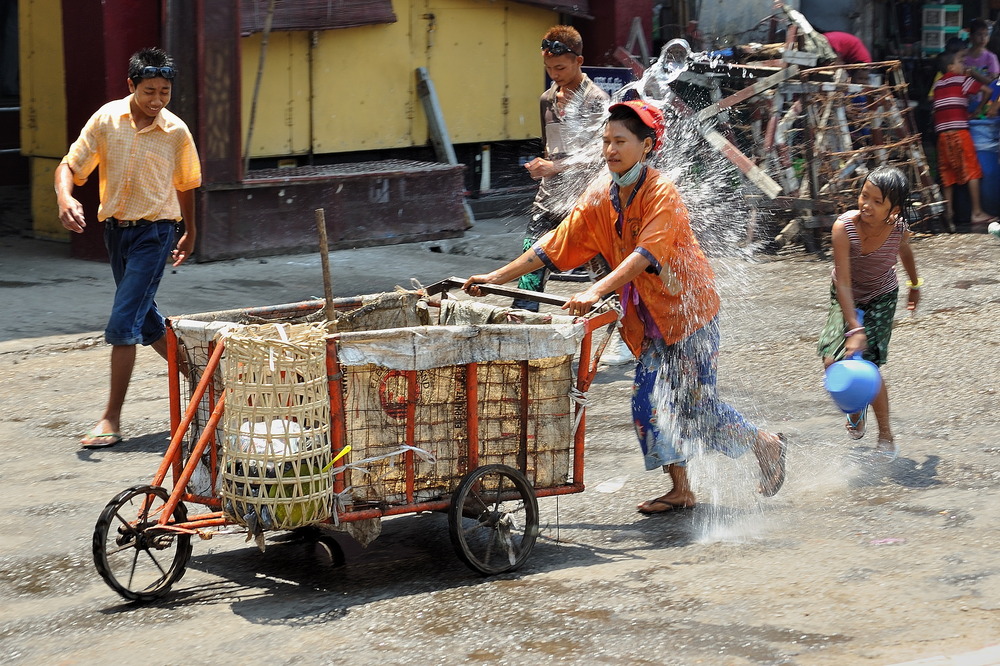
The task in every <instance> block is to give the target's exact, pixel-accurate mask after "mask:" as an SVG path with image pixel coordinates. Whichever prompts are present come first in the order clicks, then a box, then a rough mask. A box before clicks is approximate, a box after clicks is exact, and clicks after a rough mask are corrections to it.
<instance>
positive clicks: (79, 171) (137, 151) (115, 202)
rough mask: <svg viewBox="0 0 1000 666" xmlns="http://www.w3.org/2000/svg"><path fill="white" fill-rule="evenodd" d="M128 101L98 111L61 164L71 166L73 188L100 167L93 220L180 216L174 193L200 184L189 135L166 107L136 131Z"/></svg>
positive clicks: (197, 162)
mask: <svg viewBox="0 0 1000 666" xmlns="http://www.w3.org/2000/svg"><path fill="white" fill-rule="evenodd" d="M131 99H132V96H131V95H129V96H128V97H125V98H124V99H118V100H114V101H112V102H108V103H107V104H105V105H104V106H102V107H101V108H100V109H98V110H97V112H96V113H95V114H94V115H93V116H91V117H90V120H88V121H87V124H86V126H85V127H84V128H83V130H82V131H81V132H80V136H79V138H77V140H76V141H74V142H73V145H72V146H70V149H69V153H67V154H66V157H64V158H63V159H62V163H63V164H67V165H69V168H70V169H72V170H73V183H74V184H75V185H77V186H79V185H83V184H84V183H86V182H87V178H88V177H89V176H90V174H91V173H92V172H93V171H94V169H95V168H96V167H97V165H98V164H99V165H100V166H101V168H100V170H99V173H100V191H101V206H100V208H98V210H97V219H98V220H101V221H104V220H106V219H107V218H109V217H114V218H117V219H119V220H143V219H145V220H180V219H181V209H180V204H179V203H178V202H177V192H178V191H181V192H184V191H187V190H192V189H194V188H196V187H198V186H199V185H201V163H200V162H199V161H198V151H197V149H196V148H195V145H194V139H193V138H192V136H191V132H190V131H189V130H188V127H187V125H186V124H184V121H183V120H181V119H180V118H178V117H177V116H175V115H174V114H173V113H171V112H170V111H168V110H167V109H161V110H160V112H159V113H158V114H157V115H156V118H155V120H154V121H153V122H152V123H151V124H150V125H149V127H145V128H143V129H141V130H138V131H136V129H135V123H133V122H132V113H131V109H130V108H129V102H130V101H131Z"/></svg>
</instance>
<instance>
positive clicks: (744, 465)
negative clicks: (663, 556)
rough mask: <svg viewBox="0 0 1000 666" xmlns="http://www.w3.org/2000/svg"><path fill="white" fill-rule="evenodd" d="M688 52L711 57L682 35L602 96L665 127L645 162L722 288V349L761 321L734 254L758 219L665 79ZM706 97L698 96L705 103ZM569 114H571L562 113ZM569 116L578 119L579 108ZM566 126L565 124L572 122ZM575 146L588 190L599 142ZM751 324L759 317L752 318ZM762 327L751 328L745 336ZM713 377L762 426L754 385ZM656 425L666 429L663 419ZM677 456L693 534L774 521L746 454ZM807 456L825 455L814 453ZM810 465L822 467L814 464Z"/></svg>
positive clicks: (742, 534) (744, 536) (583, 129)
mask: <svg viewBox="0 0 1000 666" xmlns="http://www.w3.org/2000/svg"><path fill="white" fill-rule="evenodd" d="M695 58H697V59H698V60H700V61H702V62H710V63H711V62H713V59H712V57H711V56H710V55H709V54H695V55H692V53H691V50H690V47H689V45H688V44H687V42H685V41H684V40H682V39H675V40H672V41H670V42H668V43H667V44H666V45H665V46H664V47H663V49H662V51H661V53H660V57H659V58H658V59H657V60H656V61H654V63H653V64H652V65H651V66H650V67H649V68H647V69H646V70H645V72H644V74H643V76H642V78H640V79H639V80H638V81H635V82H633V83H631V84H628V85H627V86H625V87H624V88H622V89H621V90H620V91H618V92H617V93H616V94H615V95H614V97H613V99H612V103H614V102H618V101H622V100H625V99H631V98H634V97H635V96H639V97H641V98H642V99H644V100H645V101H647V102H649V103H650V104H653V105H655V106H657V107H658V108H660V109H661V110H662V111H663V113H664V118H665V121H666V125H667V127H666V131H665V134H664V141H663V142H662V143H661V145H660V146H658V148H657V150H656V151H655V153H654V155H653V157H652V159H651V164H652V165H653V166H654V167H655V168H657V169H658V170H659V171H661V172H662V173H664V174H665V175H667V176H668V177H669V178H670V179H671V180H673V181H674V183H675V184H676V185H677V188H678V190H679V192H680V194H681V198H682V199H683V201H684V203H685V205H686V207H687V209H688V212H689V217H690V221H691V226H692V229H693V230H694V232H695V235H696V236H697V237H698V241H699V243H700V244H701V246H702V248H703V250H704V251H705V253H706V255H708V256H709V257H710V259H711V260H712V268H713V270H714V271H715V273H716V280H717V282H718V283H720V284H724V285H725V286H726V289H725V291H726V293H727V294H728V297H726V298H724V299H723V304H722V311H721V315H722V316H721V319H720V321H721V329H722V343H721V349H722V350H723V351H724V350H725V349H726V341H727V339H728V338H731V337H733V336H734V335H735V336H738V337H742V336H743V335H745V334H746V332H745V331H741V330H738V331H731V332H729V333H727V329H729V328H731V327H733V326H736V325H737V323H739V322H761V317H760V316H759V314H758V315H756V316H751V311H752V308H753V305H752V303H753V295H754V293H755V292H756V291H757V290H758V289H759V288H760V287H758V286H756V285H755V284H754V283H753V282H752V280H751V277H750V274H749V271H748V264H747V262H746V261H744V259H746V258H747V256H748V255H749V254H751V253H752V252H753V251H754V250H755V249H758V248H757V247H756V246H755V245H754V244H753V243H749V242H748V241H747V229H748V225H749V224H750V222H751V220H752V219H753V217H754V216H755V215H756V216H757V219H758V221H759V220H760V218H761V215H762V213H761V212H759V211H755V210H754V209H753V206H752V204H751V203H750V200H749V199H748V198H747V195H748V194H750V193H751V191H748V188H749V187H750V186H749V185H748V184H747V183H746V181H745V180H744V179H743V178H742V176H741V174H740V173H739V172H738V170H737V169H736V168H735V166H734V165H733V164H732V163H731V162H729V161H728V160H727V159H726V158H725V157H724V156H723V155H722V154H721V153H719V152H718V151H716V150H715V149H714V148H712V147H711V146H709V144H708V143H707V141H706V140H705V139H704V137H703V136H702V134H701V131H700V128H699V126H698V124H697V121H696V119H695V114H696V111H697V109H692V108H691V107H690V106H688V105H687V104H686V103H685V102H684V101H682V100H681V99H680V97H679V96H678V95H677V93H675V91H674V90H673V89H672V88H671V84H673V83H675V82H676V81H677V80H678V78H680V77H681V75H682V74H683V73H684V72H685V71H687V69H688V66H689V64H690V63H691V62H692V61H693V60H694V59H695ZM708 102H709V100H707V99H706V100H705V104H707V103H708ZM573 115H576V114H568V116H573ZM576 117H578V118H579V117H583V118H586V115H585V114H579V115H577V116H576ZM606 119H607V114H605V115H604V117H602V118H600V120H598V121H592V122H591V124H589V125H588V124H583V123H581V122H579V121H578V122H577V125H578V126H577V128H576V130H575V131H576V135H577V136H578V137H585V136H600V133H601V131H602V128H603V125H604V123H605V122H606ZM567 129H569V130H570V132H573V131H574V130H573V128H567ZM578 145H580V146H582V147H583V148H584V149H582V150H580V151H578V152H577V153H576V154H575V155H574V156H573V158H572V159H573V162H574V163H575V164H577V165H578V166H581V167H583V169H584V171H585V173H586V174H587V177H586V178H585V179H584V180H585V181H586V182H587V183H588V188H589V189H590V191H595V190H594V188H597V189H596V191H598V192H599V191H603V190H605V189H606V188H607V187H608V186H609V177H608V175H607V170H606V167H605V164H604V161H603V158H602V154H601V153H602V147H601V145H600V142H599V141H593V140H592V141H581V142H580V143H579V144H578ZM577 187H579V185H577ZM581 189H582V188H581ZM564 194H565V196H566V197H567V200H568V201H575V200H576V197H577V192H575V191H569V190H567V191H566V192H565V193H564ZM734 295H736V297H734ZM761 326H762V327H764V326H766V324H764V323H761ZM765 333H766V332H765V331H758V332H756V333H750V335H763V334H765ZM803 362H807V361H803ZM776 371H777V370H776ZM719 376H720V387H721V388H722V390H721V391H720V398H721V399H722V400H723V401H724V402H729V403H731V404H733V405H734V406H735V407H737V409H738V410H739V411H740V412H741V413H742V414H743V415H744V416H745V417H746V418H747V419H748V420H749V421H750V422H751V423H754V424H755V425H757V426H759V427H761V428H763V429H765V430H767V429H769V428H768V426H767V423H766V420H765V418H764V413H770V412H771V411H772V410H770V409H766V408H765V409H764V410H761V408H760V407H761V405H759V404H758V403H757V402H756V401H755V398H754V393H755V391H754V387H753V386H750V385H748V383H747V381H746V380H745V379H743V378H742V377H738V376H730V375H727V373H726V369H725V367H724V364H723V367H722V368H720V375H719ZM660 398H661V402H660V403H659V404H660V405H661V407H660V408H659V410H658V411H659V413H660V414H669V413H670V410H669V409H668V408H666V405H665V404H664V403H663V402H662V401H665V400H668V399H669V396H660ZM771 416H772V417H773V416H776V414H773V413H772V414H771ZM666 425H667V427H668V428H669V424H666ZM792 446H793V447H794V436H793V443H792ZM685 453H687V454H690V458H689V460H690V463H689V465H688V474H689V477H690V480H691V483H692V487H693V488H694V489H695V491H696V493H697V494H698V496H699V504H700V506H701V507H702V508H700V509H699V510H698V511H697V512H695V514H694V516H695V518H694V521H695V531H696V534H697V535H698V536H697V540H699V541H702V542H716V541H721V542H737V543H742V542H747V541H750V540H753V539H759V538H762V537H763V536H764V535H765V534H766V533H767V532H768V531H770V530H771V529H772V528H773V527H775V526H776V524H777V521H778V516H777V515H776V514H775V512H774V510H773V509H774V507H775V506H776V505H775V502H776V500H762V499H761V496H760V495H758V494H757V492H756V489H757V483H758V479H759V473H760V472H759V467H758V464H757V461H756V459H755V457H754V455H753V453H752V452H748V453H747V454H746V455H743V456H742V457H741V458H739V459H736V460H732V459H729V458H727V457H725V456H723V455H720V454H718V453H715V452H706V451H705V447H704V446H703V445H701V443H700V442H697V441H694V442H686V443H685ZM815 455H816V456H823V455H827V454H825V453H823V452H817V453H816V454H815ZM811 466H812V467H814V468H819V469H822V466H821V465H820V464H819V463H818V462H817V463H815V464H813V465H811ZM818 473H819V472H817V474H818ZM666 483H669V482H666ZM777 502H780V499H778V500H777Z"/></svg>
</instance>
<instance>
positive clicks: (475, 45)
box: [242, 0, 558, 157]
mask: <svg viewBox="0 0 1000 666" xmlns="http://www.w3.org/2000/svg"><path fill="white" fill-rule="evenodd" d="M393 9H394V11H395V12H396V17H397V21H396V23H392V24H388V25H377V26H365V27H359V28H346V29H340V30H327V31H323V32H320V33H318V34H317V38H316V43H315V46H314V47H311V46H310V36H309V33H307V32H282V33H272V34H271V36H270V39H269V42H268V47H267V52H266V60H265V65H264V70H263V77H262V85H261V90H260V93H259V97H258V102H257V111H256V117H255V122H254V131H253V138H252V140H251V152H250V154H251V156H253V157H269V156H280V155H294V154H305V153H308V151H309V145H310V138H309V134H310V116H311V118H312V123H311V124H312V134H313V139H312V141H311V143H312V146H313V150H314V151H315V152H316V153H334V152H349V151H356V150H378V149H385V148H405V147H410V146H418V145H426V144H427V143H428V136H427V120H426V117H425V115H424V111H423V106H422V104H421V101H420V98H419V97H418V95H417V89H416V68H417V67H426V68H427V69H428V72H429V73H430V76H431V79H432V80H433V82H434V87H435V89H436V91H437V95H438V100H439V102H440V104H441V109H442V112H443V115H444V118H445V123H446V124H447V126H448V132H449V134H450V138H451V141H452V142H453V143H475V142H488V141H499V140H510V139H526V138H530V137H535V136H538V135H539V134H540V128H539V120H538V96H539V95H540V94H541V92H542V90H543V86H544V70H543V68H542V63H541V57H540V55H539V50H538V42H539V40H540V39H541V37H542V35H543V34H544V33H545V31H546V30H547V29H548V28H549V27H550V26H551V25H553V24H554V23H555V22H556V21H557V19H558V15H557V14H556V13H555V12H551V11H548V10H544V9H537V8H534V7H529V6H527V5H522V4H518V3H514V2H507V1H504V0H397V1H396V2H394V3H393ZM430 16H433V17H434V18H433V20H432V19H430V18H429V17H430ZM260 43H261V35H259V34H256V35H252V36H250V37H246V38H244V39H243V43H242V51H243V55H242V60H243V83H242V85H243V136H244V138H245V137H246V131H247V126H248V124H249V116H250V106H251V101H252V98H253V90H254V83H255V80H256V75H257V68H258V62H259V57H260ZM310 51H311V52H312V53H311V56H312V77H311V78H312V85H311V86H310V76H309V70H310V66H309V60H310ZM310 91H311V93H310Z"/></svg>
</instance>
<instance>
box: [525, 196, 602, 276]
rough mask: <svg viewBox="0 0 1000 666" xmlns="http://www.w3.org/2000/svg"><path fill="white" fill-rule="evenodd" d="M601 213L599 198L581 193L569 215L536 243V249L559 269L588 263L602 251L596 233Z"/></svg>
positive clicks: (572, 267)
mask: <svg viewBox="0 0 1000 666" xmlns="http://www.w3.org/2000/svg"><path fill="white" fill-rule="evenodd" d="M600 217H601V216H600V204H599V202H597V201H591V200H588V198H587V197H586V195H585V196H584V197H581V199H580V201H578V202H577V204H576V206H574V207H573V210H572V211H570V214H569V215H568V216H567V217H566V219H565V220H563V221H562V222H561V223H560V224H559V226H558V227H556V228H555V229H553V230H552V231H550V232H549V233H547V234H546V235H544V236H542V237H541V238H540V239H539V240H538V242H537V243H535V252H536V253H537V254H538V256H539V257H540V258H541V259H542V261H544V262H545V263H547V264H548V265H549V267H550V268H554V269H556V270H557V271H567V270H572V269H574V268H576V267H577V266H580V265H582V264H585V263H586V262H588V261H590V260H591V259H593V258H594V257H596V256H597V254H598V253H599V252H600V251H601V250H600V246H599V243H598V240H599V239H598V236H597V234H595V233H594V232H595V227H596V226H597V225H598V224H599V222H600Z"/></svg>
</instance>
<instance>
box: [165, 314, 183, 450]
mask: <svg viewBox="0 0 1000 666" xmlns="http://www.w3.org/2000/svg"><path fill="white" fill-rule="evenodd" d="M179 373H180V368H179V367H178V363H177V333H176V332H175V331H174V327H173V326H171V325H170V324H169V322H168V324H167V392H168V396H169V397H168V404H169V407H168V409H169V410H170V432H174V431H176V430H177V426H179V425H180V424H181V378H180V374H179Z"/></svg>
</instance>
